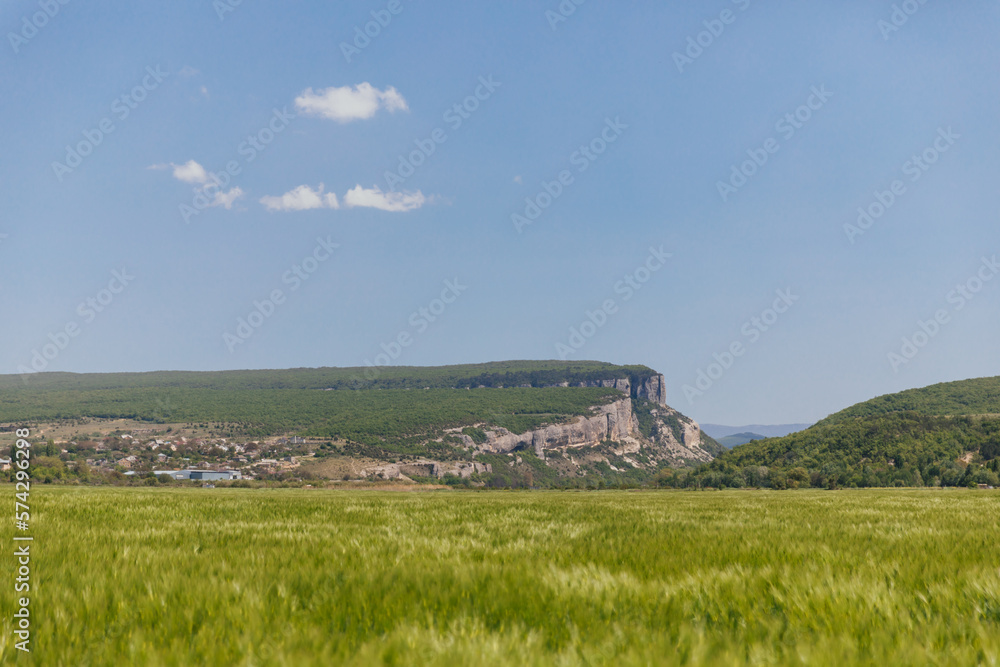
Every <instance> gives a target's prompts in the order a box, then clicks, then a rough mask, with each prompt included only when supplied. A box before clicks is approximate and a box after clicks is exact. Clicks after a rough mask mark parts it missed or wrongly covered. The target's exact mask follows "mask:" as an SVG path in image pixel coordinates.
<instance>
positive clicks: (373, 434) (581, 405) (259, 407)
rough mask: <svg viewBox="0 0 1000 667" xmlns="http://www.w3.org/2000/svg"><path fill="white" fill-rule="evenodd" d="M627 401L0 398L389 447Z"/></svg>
mask: <svg viewBox="0 0 1000 667" xmlns="http://www.w3.org/2000/svg"><path fill="white" fill-rule="evenodd" d="M617 398H621V393H620V392H618V391H616V390H614V389H605V388H562V387H553V388H547V389H517V388H515V389H503V390H486V389H479V390H475V389H474V390H469V389H385V390H372V391H316V390H306V389H285V390H281V391H276V390H273V389H244V390H230V389H204V388H187V387H180V388H177V387H166V388H158V387H155V388H154V387H140V388H137V389H91V390H59V391H54V390H53V391H46V390H43V389H33V388H28V389H24V390H22V391H18V392H4V393H3V394H2V395H0V422H18V423H24V422H31V421H36V422H38V421H54V420H60V419H79V418H99V419H134V420H142V421H149V422H156V423H181V422H184V423H187V422H213V423H222V424H225V425H226V428H227V429H228V430H229V432H230V433H231V434H232V435H233V436H254V437H259V436H270V435H277V434H284V433H298V434H301V435H309V436H315V437H322V438H339V439H343V440H350V441H353V442H357V443H360V444H366V445H378V446H383V447H385V448H386V449H387V451H397V449H398V448H399V447H404V446H405V447H410V446H411V445H415V444H416V443H419V442H424V441H426V440H428V439H434V438H438V437H441V436H442V434H443V431H444V429H449V428H455V427H462V426H472V425H475V424H488V425H491V426H502V427H504V428H507V429H509V430H511V431H513V432H515V433H523V432H525V431H527V430H530V429H533V428H536V427H538V426H540V425H542V424H551V423H560V422H563V421H566V420H568V419H570V418H572V417H574V416H577V415H586V414H589V413H590V408H591V407H592V406H595V405H601V404H603V403H605V402H608V401H611V400H615V399H617Z"/></svg>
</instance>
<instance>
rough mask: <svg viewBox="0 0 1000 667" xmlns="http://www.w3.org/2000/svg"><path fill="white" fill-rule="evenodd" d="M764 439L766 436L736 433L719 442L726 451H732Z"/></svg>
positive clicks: (720, 439)
mask: <svg viewBox="0 0 1000 667" xmlns="http://www.w3.org/2000/svg"><path fill="white" fill-rule="evenodd" d="M764 438H765V436H763V435H761V434H759V433H734V434H733V435H727V436H726V437H724V438H719V439H718V441H717V442H718V443H719V444H720V445H722V446H723V447H725V448H726V449H732V448H733V447H737V446H739V445H745V444H747V443H748V442H752V441H754V440H763V439H764Z"/></svg>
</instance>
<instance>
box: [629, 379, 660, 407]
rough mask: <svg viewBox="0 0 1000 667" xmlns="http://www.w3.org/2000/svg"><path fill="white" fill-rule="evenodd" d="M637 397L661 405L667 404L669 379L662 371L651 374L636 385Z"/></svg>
mask: <svg viewBox="0 0 1000 667" xmlns="http://www.w3.org/2000/svg"><path fill="white" fill-rule="evenodd" d="M635 395H636V397H637V398H644V399H646V400H647V401H652V402H653V403H657V404H659V405H666V404H667V381H666V379H665V378H664V377H663V374H662V373H657V374H656V375H651V376H649V377H648V378H646V379H645V380H644V381H643V382H642V384H640V385H639V386H638V387H636V392H635Z"/></svg>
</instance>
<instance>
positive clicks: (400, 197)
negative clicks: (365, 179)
mask: <svg viewBox="0 0 1000 667" xmlns="http://www.w3.org/2000/svg"><path fill="white" fill-rule="evenodd" d="M425 203H427V198H426V197H424V193H422V192H421V191H420V190H417V191H416V192H382V190H381V189H380V188H379V187H378V186H377V185H376V186H375V187H374V188H372V189H370V190H368V189H365V188H363V187H361V186H360V185H358V186H355V187H354V188H353V189H351V190H348V191H347V194H346V195H344V205H345V206H348V207H355V206H358V207H362V206H363V207H367V208H377V209H379V210H382V211H391V212H393V213H402V212H404V211H412V210H414V209H418V208H420V207H421V206H423V205H424V204H425Z"/></svg>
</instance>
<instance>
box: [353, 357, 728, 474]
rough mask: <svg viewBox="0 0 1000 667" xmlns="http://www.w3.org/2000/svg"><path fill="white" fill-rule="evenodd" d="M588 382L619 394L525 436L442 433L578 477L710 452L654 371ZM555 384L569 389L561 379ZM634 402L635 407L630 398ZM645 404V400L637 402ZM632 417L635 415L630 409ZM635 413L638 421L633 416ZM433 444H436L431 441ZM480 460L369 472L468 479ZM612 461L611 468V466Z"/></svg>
mask: <svg viewBox="0 0 1000 667" xmlns="http://www.w3.org/2000/svg"><path fill="white" fill-rule="evenodd" d="M633 379H634V380H635V382H632V381H630V380H629V379H620V378H619V379H610V380H591V381H588V382H580V383H577V385H576V386H581V387H606V388H613V389H617V390H618V391H619V392H621V398H618V399H617V400H613V401H611V402H609V403H605V404H604V405H599V406H595V407H593V408H591V412H590V414H589V415H586V416H580V417H576V418H575V419H573V420H572V421H570V422H568V423H565V424H550V425H548V426H542V427H541V428H538V429H535V430H533V431H528V432H526V433H520V434H518V433H511V432H510V431H509V430H507V429H505V428H501V427H497V426H493V427H491V426H489V425H488V424H479V425H477V428H481V429H482V431H483V433H484V434H485V436H486V440H485V442H482V443H480V444H477V443H476V442H475V441H473V439H472V438H471V437H470V436H468V435H466V434H464V433H462V429H461V428H455V429H450V430H449V435H450V436H451V437H453V438H457V439H458V440H460V441H461V445H460V447H462V448H464V449H465V450H466V451H469V452H473V453H490V454H511V461H512V462H511V464H510V465H519V464H520V463H521V461H520V457H519V456H517V454H516V452H519V451H523V450H531V451H534V453H535V455H536V456H538V458H540V459H544V460H546V463H547V464H548V465H550V466H553V467H554V468H556V469H557V471H558V474H559V475H561V476H562V475H569V476H581V475H586V474H587V472H586V470H585V466H588V465H594V464H597V463H600V462H603V463H604V464H607V465H608V466H610V467H611V468H612V469H613V470H620V469H621V467H622V466H625V467H628V466H631V467H633V468H640V469H644V470H647V471H650V472H655V471H656V470H657V469H658V468H659V467H660V466H661V465H662V464H664V463H666V464H668V465H671V466H674V465H689V464H693V463H703V462H707V461H711V460H712V458H713V456H712V454H711V453H710V452H709V451H708V450H706V449H703V448H702V437H703V434H702V431H701V427H700V426H699V425H698V424H697V423H696V422H695V421H694V420H692V419H690V418H689V417H686V416H684V415H683V414H681V413H680V412H678V411H677V410H674V409H673V408H671V407H670V406H668V405H667V403H666V394H667V391H666V380H665V379H664V377H663V375H662V374H659V373H655V374H652V375H650V376H648V377H645V378H633ZM560 386H569V385H568V383H565V382H564V383H562V384H561V385H560ZM638 399H642V400H643V402H642V404H641V405H640V404H638V403H637V402H636V400H638ZM645 401H648V403H647V402H645ZM637 410H639V411H640V414H639V415H637V414H636V411H637ZM640 416H641V417H642V419H641V420H640ZM438 442H441V440H439V441H438ZM481 466H483V464H481V463H478V462H477V463H466V462H458V463H446V462H434V461H428V460H421V461H416V462H412V463H409V464H399V465H388V466H382V467H380V468H377V469H373V470H372V472H371V474H375V472H376V471H377V472H378V473H381V474H382V475H383V476H384V477H388V478H393V477H399V476H406V475H415V476H421V477H442V476H443V475H445V474H449V473H450V474H455V475H458V476H460V477H469V476H470V475H472V474H474V473H478V474H482V473H483V472H485V471H486V468H488V467H489V466H486V467H484V468H483V469H482V470H481V469H480V467H481ZM616 466H617V467H616Z"/></svg>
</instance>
